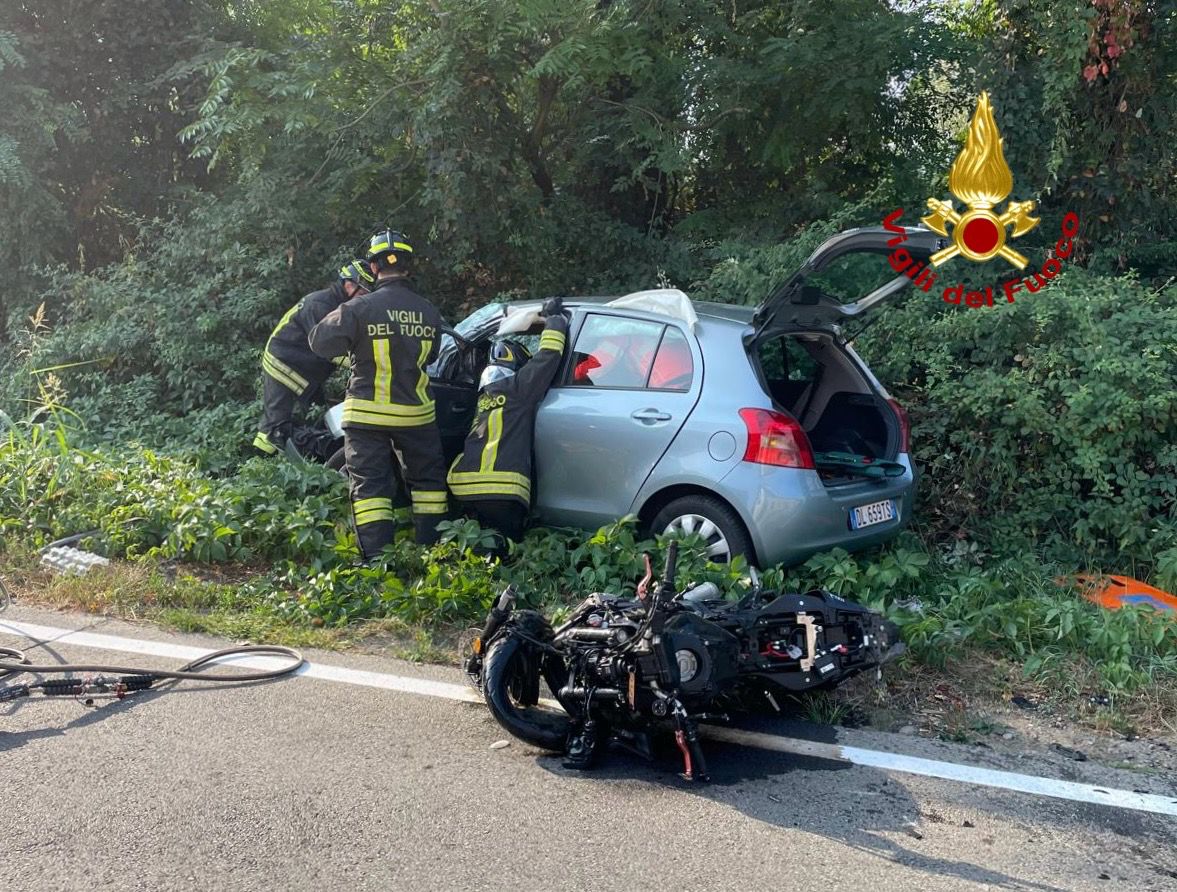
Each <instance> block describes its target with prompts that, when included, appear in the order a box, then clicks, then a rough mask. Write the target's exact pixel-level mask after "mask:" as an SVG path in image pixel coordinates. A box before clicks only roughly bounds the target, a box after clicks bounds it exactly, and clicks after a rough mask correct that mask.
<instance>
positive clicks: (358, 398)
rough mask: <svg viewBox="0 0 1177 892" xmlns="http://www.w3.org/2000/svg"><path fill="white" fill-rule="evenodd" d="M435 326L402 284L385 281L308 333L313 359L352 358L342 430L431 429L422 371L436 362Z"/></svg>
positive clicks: (431, 311) (437, 321) (427, 306)
mask: <svg viewBox="0 0 1177 892" xmlns="http://www.w3.org/2000/svg"><path fill="white" fill-rule="evenodd" d="M441 324H442V319H441V314H439V313H438V312H437V309H436V308H435V307H434V306H433V304H431V303H430V302H429V301H427V300H426V299H425V298H423V297H422V296H421V295H419V294H417V293H416V292H415V291H413V289H412V288H410V287H409V285H408V283H407V282H405V281H404V280H403V279H390V280H386V281H385V282H384V283H383V284H381V285H379V286H377V288H376V290H375V291H372V292H370V293H369V294H363V295H360V296H358V297H355V298H353V299H352V300H349V301H348V302H347V303H345V304H341V305H340V306H338V307H336V308H335V309H334V310H332V311H331V312H330V313H328V314H327V316H326V317H325V318H324V319H323V320H322V321H321V322H320V323H319V324H318V325H316V326H315V327H314V328H312V329H311V333H310V346H311V349H312V350H314V351H315V353H317V354H318V355H319V356H322V357H324V358H326V359H335V358H336V357H339V356H343V355H345V354H348V353H350V354H351V356H352V367H351V380H350V381H349V382H348V385H347V398H346V399H345V400H344V402H343V426H344V427H345V428H348V427H352V428H369V429H378V430H379V429H385V428H404V427H422V426H424V425H428V424H433V422H434V420H435V418H436V411H435V409H434V405H433V394H432V392H431V390H430V387H429V375H427V374H426V372H425V367H426V366H427V365H429V364H430V363H431V362H433V360H434V359H435V358H436V357H437V349H438V339H439V338H440V336H441Z"/></svg>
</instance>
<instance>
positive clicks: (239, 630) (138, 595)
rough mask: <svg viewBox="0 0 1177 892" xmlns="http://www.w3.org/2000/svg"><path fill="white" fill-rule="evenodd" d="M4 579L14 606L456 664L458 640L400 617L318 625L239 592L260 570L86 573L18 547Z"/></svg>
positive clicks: (144, 568) (138, 568)
mask: <svg viewBox="0 0 1177 892" xmlns="http://www.w3.org/2000/svg"><path fill="white" fill-rule="evenodd" d="M4 556H5V558H6V560H5V564H6V567H5V573H4V576H5V581H6V583H7V586H8V588H9V590H10V591H11V593H12V596H13V600H14V603H18V604H28V605H31V606H37V607H50V608H54V609H58V610H80V611H84V612H86V613H91V614H96V615H99V616H111V617H116V618H118V619H122V620H127V621H130V622H150V623H155V624H157V625H160V626H163V627H164V628H168V629H172V630H175V631H178V632H185V633H195V634H204V635H213V636H216V637H219V638H228V639H231V640H233V641H248V642H252V643H261V642H264V643H267V644H281V645H285V646H287V647H304V648H308V647H309V648H317V649H320V650H335V651H342V650H362V651H373V650H379V651H380V652H383V653H386V654H388V655H390V656H394V657H397V658H398V659H404V660H409V661H412V662H430V663H445V662H452V660H453V654H454V653H456V651H454V650H453V648H452V646H451V639H453V638H456V633H455V634H453V635H450V636H445V635H442V634H440V633H439V632H436V631H431V630H427V629H424V628H413V627H410V626H408V625H407V624H405V623H403V622H401V621H400V620H396V619H380V620H369V621H366V622H359V623H354V624H352V625H349V626H344V627H316V626H314V625H309V624H306V623H300V622H296V621H293V620H288V619H284V618H282V617H280V616H277V615H275V614H274V613H273V612H271V611H269V610H267V609H265V608H263V607H259V606H258V605H257V604H255V603H253V602H251V601H249V600H246V599H245V598H243V597H241V595H240V586H241V584H242V583H244V582H246V581H248V580H249V579H251V578H253V576H254V575H255V574H256V572H257V568H249V567H247V566H244V565H240V566H230V567H223V566H222V567H218V568H216V569H215V570H213V571H212V572H211V573H209V574H208V575H207V576H206V575H205V571H208V570H209V568H205V567H199V568H197V567H195V566H180V567H172V566H169V565H163V566H151V565H148V564H145V563H132V562H116V563H113V564H111V565H110V566H109V567H102V568H97V569H95V570H92V571H91V572H89V573H87V574H86V575H85V576H66V575H58V574H55V573H52V572H50V571H48V570H45V569H44V568H42V567H41V566H40V565H39V563H38V560H37V555H36V552H34V551H31V550H28V549H25V548H21V547H15V548H10V549H9V551H7V552H6V553H5V555H4Z"/></svg>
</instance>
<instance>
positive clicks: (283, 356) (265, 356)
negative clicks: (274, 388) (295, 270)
mask: <svg viewBox="0 0 1177 892" xmlns="http://www.w3.org/2000/svg"><path fill="white" fill-rule="evenodd" d="M346 300H347V293H346V292H345V291H344V290H343V283H342V282H335V283H334V284H333V285H331V286H330V287H329V288H324V289H323V290H321V291H314V292H312V293H311V294H308V295H307V296H306V297H304V298H303V299H302V300H300V301H299V302H298V303H296V304H295V305H294V306H293V307H291V308H290V309H289V310H287V311H286V314H285V315H284V316H283V317H282V318H281V319H279V320H278V324H277V325H275V326H274V330H273V331H272V332H271V333H270V339H269V340H268V341H266V349H265V351H264V352H263V353H262V369H263V371H265V373H266V374H267V375H269V376H270V377H271V378H273V379H274V380H275V381H277V382H278V383H279V384H282V385H283V386H284V387H287V388H289V389H290V390H293V391H294V392H295V393H296V394H298V395H299V396H302V395H303V393H305V392H306V390H307V388H308V387H312V386H318V384H320V383H321V382H322V381H323V380H324V379H326V377H327V376H328V375H330V374H331V372H332V371H333V370H334V368H335V364H333V363H332V362H329V361H328V360H326V359H323V358H322V357H320V356H316V355H315V354H314V353H313V352H312V351H311V348H310V344H308V343H307V336H308V335H309V334H310V331H311V329H312V328H314V327H315V326H316V325H317V324H318V323H319V320H321V319H322V318H323V317H324V316H326V315H327V314H328V313H330V312H331V311H332V310H334V309H335V308H336V307H338V306H339V305H340V304H342V303H343V302H344V301H346Z"/></svg>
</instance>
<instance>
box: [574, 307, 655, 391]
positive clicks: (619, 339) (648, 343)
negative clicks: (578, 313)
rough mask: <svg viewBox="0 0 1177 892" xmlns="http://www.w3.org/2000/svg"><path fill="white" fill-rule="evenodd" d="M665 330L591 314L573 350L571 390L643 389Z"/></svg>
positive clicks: (622, 319) (642, 322) (653, 324)
mask: <svg viewBox="0 0 1177 892" xmlns="http://www.w3.org/2000/svg"><path fill="white" fill-rule="evenodd" d="M665 328H666V326H665V325H662V324H660V323H657V322H644V321H642V320H639V319H624V318H622V317H619V316H602V315H597V314H590V315H589V316H588V318H587V319H585V321H584V325H583V326H581V329H580V333H579V334H578V335H577V337H576V344H575V346H574V347H573V351H572V362H571V363H570V364H569V369H568V378H567V380H566V382H565V383H566V384H567V385H569V386H572V387H645V386H646V381H647V379H648V378H649V376H650V368H651V366H652V365H653V363H654V354H655V353H656V352H657V350H658V345H659V343H660V342H661V340H662V332H663V330H664V329H665Z"/></svg>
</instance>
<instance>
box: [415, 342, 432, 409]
mask: <svg viewBox="0 0 1177 892" xmlns="http://www.w3.org/2000/svg"><path fill="white" fill-rule="evenodd" d="M432 348H433V341H422V342H421V353H420V355H419V356H418V357H417V365H418V366H419V367H420V369H421V377H420V378H419V379H418V381H417V399H419V400H420V401H421V404H422V405H424V404H425V403H427V402H429V390H428V387H429V376H428V375H427V374H425V360H426V359H428V358H429V351H430V350H431V349H432Z"/></svg>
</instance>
